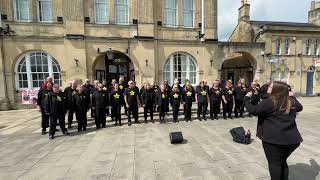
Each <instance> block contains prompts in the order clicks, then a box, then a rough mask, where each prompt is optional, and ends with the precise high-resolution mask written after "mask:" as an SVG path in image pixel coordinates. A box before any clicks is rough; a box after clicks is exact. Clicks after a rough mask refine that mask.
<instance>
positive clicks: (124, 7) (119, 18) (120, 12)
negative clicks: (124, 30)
mask: <svg viewBox="0 0 320 180" xmlns="http://www.w3.org/2000/svg"><path fill="white" fill-rule="evenodd" d="M128 8H129V6H128V0H116V8H115V10H116V23H118V24H128Z"/></svg>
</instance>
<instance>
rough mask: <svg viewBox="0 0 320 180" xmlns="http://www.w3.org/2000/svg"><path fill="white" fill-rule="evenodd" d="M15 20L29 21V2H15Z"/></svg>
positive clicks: (18, 0) (27, 0) (24, 0)
mask: <svg viewBox="0 0 320 180" xmlns="http://www.w3.org/2000/svg"><path fill="white" fill-rule="evenodd" d="M14 7H15V18H16V20H18V21H29V0H15V1H14Z"/></svg>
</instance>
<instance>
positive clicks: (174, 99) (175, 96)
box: [170, 85, 182, 123]
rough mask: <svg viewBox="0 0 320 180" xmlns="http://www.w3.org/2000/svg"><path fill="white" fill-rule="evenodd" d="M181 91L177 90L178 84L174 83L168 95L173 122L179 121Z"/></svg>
mask: <svg viewBox="0 0 320 180" xmlns="http://www.w3.org/2000/svg"><path fill="white" fill-rule="evenodd" d="M181 92H182V91H179V86H177V85H174V86H173V87H172V91H171V95H170V102H171V106H172V111H173V122H174V123H176V122H179V121H178V116H179V109H180V104H181V101H182V100H181Z"/></svg>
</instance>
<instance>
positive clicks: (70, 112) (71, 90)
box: [64, 80, 77, 129]
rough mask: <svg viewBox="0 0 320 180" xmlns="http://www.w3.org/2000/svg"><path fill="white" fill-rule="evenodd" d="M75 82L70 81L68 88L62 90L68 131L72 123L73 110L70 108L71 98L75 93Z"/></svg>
mask: <svg viewBox="0 0 320 180" xmlns="http://www.w3.org/2000/svg"><path fill="white" fill-rule="evenodd" d="M76 89H77V82H76V81H75V80H73V81H70V86H69V87H66V89H65V90H64V96H65V97H66V101H67V109H68V129H71V128H72V121H73V115H74V108H73V106H72V96H73V95H74V94H75V93H76Z"/></svg>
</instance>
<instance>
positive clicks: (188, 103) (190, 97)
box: [182, 83, 195, 122]
mask: <svg viewBox="0 0 320 180" xmlns="http://www.w3.org/2000/svg"><path fill="white" fill-rule="evenodd" d="M182 101H183V105H184V115H185V116H184V117H185V118H184V119H185V121H187V122H188V121H191V114H192V112H191V110H192V109H191V108H192V102H194V101H195V93H194V91H193V90H192V87H191V84H190V83H187V84H186V85H185V89H184V92H183V96H182Z"/></svg>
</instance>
